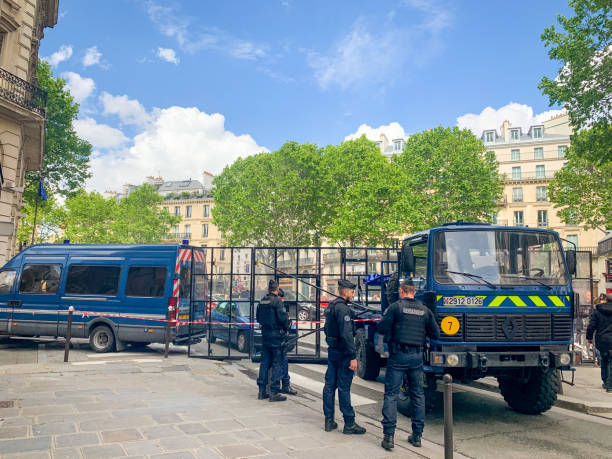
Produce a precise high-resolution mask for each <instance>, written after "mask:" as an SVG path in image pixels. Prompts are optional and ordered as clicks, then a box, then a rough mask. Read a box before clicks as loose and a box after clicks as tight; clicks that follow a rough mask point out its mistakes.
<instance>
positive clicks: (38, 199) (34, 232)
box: [32, 193, 40, 244]
mask: <svg viewBox="0 0 612 459" xmlns="http://www.w3.org/2000/svg"><path fill="white" fill-rule="evenodd" d="M38 201H40V196H38V193H36V207H35V209H34V225H32V244H34V235H35V234H36V218H37V217H38Z"/></svg>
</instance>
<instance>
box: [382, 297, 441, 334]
mask: <svg viewBox="0 0 612 459" xmlns="http://www.w3.org/2000/svg"><path fill="white" fill-rule="evenodd" d="M377 330H378V332H379V333H382V334H385V335H388V336H389V342H390V343H397V344H406V345H408V346H423V344H424V343H425V337H426V336H428V337H429V338H432V339H439V338H440V328H439V327H438V324H437V323H436V319H435V317H434V315H433V313H432V312H431V310H430V309H429V308H427V307H426V306H425V305H423V303H421V302H420V301H418V300H414V299H412V300H410V299H407V298H406V299H400V300H399V301H396V302H395V303H393V304H392V305H390V306H389V307H388V308H387V309H386V310H385V314H384V315H383V318H382V320H381V321H380V322H379V324H378V327H377Z"/></svg>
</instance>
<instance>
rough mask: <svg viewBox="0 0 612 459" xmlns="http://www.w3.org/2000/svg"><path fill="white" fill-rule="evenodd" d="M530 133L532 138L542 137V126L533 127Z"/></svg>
mask: <svg viewBox="0 0 612 459" xmlns="http://www.w3.org/2000/svg"><path fill="white" fill-rule="evenodd" d="M532 135H533V138H534V139H541V138H542V126H537V127H534V128H533V134H532Z"/></svg>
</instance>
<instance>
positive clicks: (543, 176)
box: [502, 171, 557, 182]
mask: <svg viewBox="0 0 612 459" xmlns="http://www.w3.org/2000/svg"><path fill="white" fill-rule="evenodd" d="M555 172H557V171H546V172H544V173H542V172H539V173H538V172H521V173H520V174H517V175H515V174H502V179H503V180H505V181H506V182H513V181H520V180H549V179H552V178H554V176H555Z"/></svg>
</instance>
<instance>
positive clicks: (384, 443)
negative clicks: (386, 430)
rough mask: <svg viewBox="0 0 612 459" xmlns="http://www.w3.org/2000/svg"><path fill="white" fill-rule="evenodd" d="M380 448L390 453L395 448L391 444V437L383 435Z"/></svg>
mask: <svg viewBox="0 0 612 459" xmlns="http://www.w3.org/2000/svg"><path fill="white" fill-rule="evenodd" d="M380 446H382V447H383V448H385V449H386V450H387V451H391V450H392V449H393V447H394V446H395V445H394V444H393V435H392V434H391V435H385V438H383V441H382V443H381V444H380Z"/></svg>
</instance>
